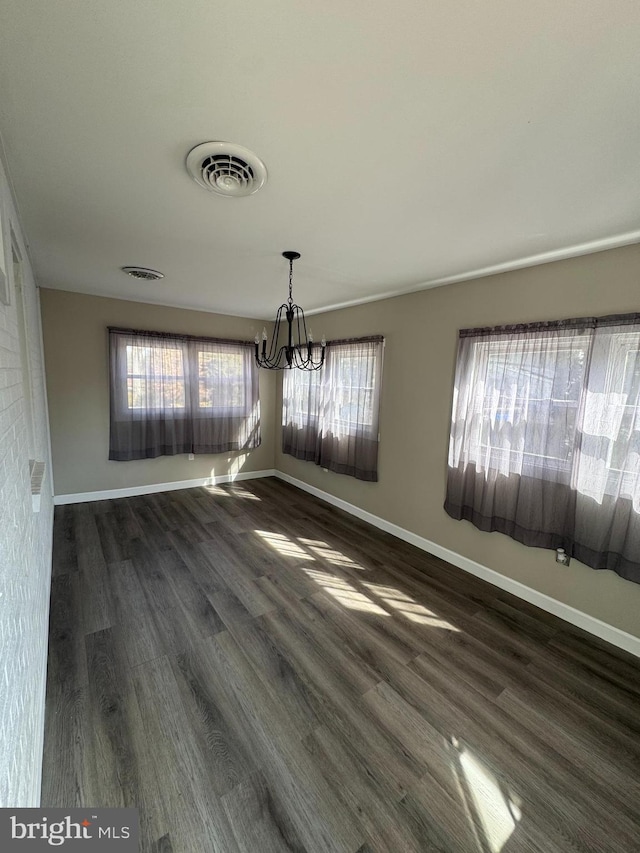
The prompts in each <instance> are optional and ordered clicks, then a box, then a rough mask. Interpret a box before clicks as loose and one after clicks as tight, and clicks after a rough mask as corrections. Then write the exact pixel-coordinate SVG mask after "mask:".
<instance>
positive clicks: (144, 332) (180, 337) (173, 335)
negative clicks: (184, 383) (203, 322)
mask: <svg viewBox="0 0 640 853" xmlns="http://www.w3.org/2000/svg"><path fill="white" fill-rule="evenodd" d="M107 329H108V331H109V332H115V333H116V334H118V335H140V336H142V337H147V338H166V339H171V340H174V341H206V342H207V343H214V344H236V346H243V347H253V346H255V344H254V342H253V341H241V340H236V339H233V338H210V337H207V336H206V335H186V334H182V333H180V332H153V331H151V330H149V329H121V328H119V327H118V326H107Z"/></svg>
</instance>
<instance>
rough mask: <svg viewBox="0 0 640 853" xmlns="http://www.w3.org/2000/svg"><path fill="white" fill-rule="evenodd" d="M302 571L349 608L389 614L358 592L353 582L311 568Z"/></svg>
mask: <svg viewBox="0 0 640 853" xmlns="http://www.w3.org/2000/svg"><path fill="white" fill-rule="evenodd" d="M304 572H305V574H306V575H307V576H308V577H310V578H311V579H312V580H314V581H315V582H316V583H317V584H318V586H320V587H321V588H322V591H323V592H326V593H328V594H329V595H331V596H332V598H335V599H336V601H339V602H340V604H343V605H344V606H345V607H348V608H349V610H361V611H364V612H366V613H375V614H377V615H378V616H390V615H391V614H390V613H387V611H386V610H383V609H382V607H380V606H379V605H378V604H376V603H375V601H371V599H370V598H367V596H366V595H365V594H364V593H362V592H358V590H357V589H356V588H355V587H354V586H353V584H350V583H349V582H348V581H346V580H343V579H342V578H336V577H334V576H333V575H328V574H324V573H322V572H318V571H314V570H313V569H304Z"/></svg>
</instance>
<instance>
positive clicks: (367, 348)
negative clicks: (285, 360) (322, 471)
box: [282, 336, 384, 481]
mask: <svg viewBox="0 0 640 853" xmlns="http://www.w3.org/2000/svg"><path fill="white" fill-rule="evenodd" d="M383 345H384V340H383V338H382V337H380V336H375V337H370V338H358V339H355V340H349V341H329V342H328V343H327V349H326V355H325V363H324V366H323V367H322V368H321V369H320V370H316V371H305V370H295V369H294V370H286V371H285V374H284V380H283V392H282V397H283V399H282V450H283V452H284V453H288V454H290V455H291V456H295V457H296V458H297V459H304V460H306V461H308V462H315V463H316V465H320V466H322V467H323V468H328V469H329V470H331V471H336V472H337V473H338V474H348V475H350V476H352V477H356V478H357V479H359V480H369V481H375V480H377V479H378V414H379V409H380V386H381V380H382V354H383ZM318 354H319V348H318ZM315 355H316V354H315V353H314V356H315Z"/></svg>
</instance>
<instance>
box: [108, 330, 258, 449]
mask: <svg viewBox="0 0 640 853" xmlns="http://www.w3.org/2000/svg"><path fill="white" fill-rule="evenodd" d="M253 346H254V345H253V343H252V342H246V341H229V340H218V339H215V338H197V337H192V336H188V335H168V334H162V333H158V332H144V331H134V330H129V329H114V328H112V329H109V358H110V420H111V427H110V442H109V459H114V460H117V461H128V460H131V459H147V458H153V457H156V456H173V455H175V454H177V453H223V452H225V451H229V450H247V449H252V448H254V447H257V446H258V445H259V444H260V398H259V392H258V370H257V367H256V365H255V360H254V357H253Z"/></svg>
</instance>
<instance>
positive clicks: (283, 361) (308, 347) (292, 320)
mask: <svg viewBox="0 0 640 853" xmlns="http://www.w3.org/2000/svg"><path fill="white" fill-rule="evenodd" d="M282 257H283V258H286V259H287V260H288V261H289V298H288V299H287V301H286V302H283V303H282V305H281V306H280V307H279V308H278V313H277V314H276V321H275V326H274V329H273V336H272V338H271V343H270V344H269V349H268V350H267V340H268V336H267V330H266V329H263V330H262V350H260V338H259V337H258V335H256V363H257V365H258V367H265V368H267V370H287V369H289V368H292V367H297V368H298V369H299V370H319V369H320V368H321V367H322V365H323V364H324V350H325V347H326V345H327V342H326V341H325V339H324V336H323V337H322V342H321V344H320V347H321V348H320V353H319V354H318V355H317V356H316V358H315V359H314V357H313V355H314V354H313V335H312V334H311V333H310V332H309V333H307V324H306V322H305V319H304V311H303V310H302V308H301V307H300V306H299V305H296V304H295V303H294V301H293V296H292V295H291V290H292V287H293V262H294V261H296V260H297V259H298V258H299V257H300V252H283V253H282ZM283 315H284V318H285V319H286V321H287V342H286V344H284V345H283V346H281V347H280V348H279V349H278V341H279V340H280V324H281V322H282V317H283Z"/></svg>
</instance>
